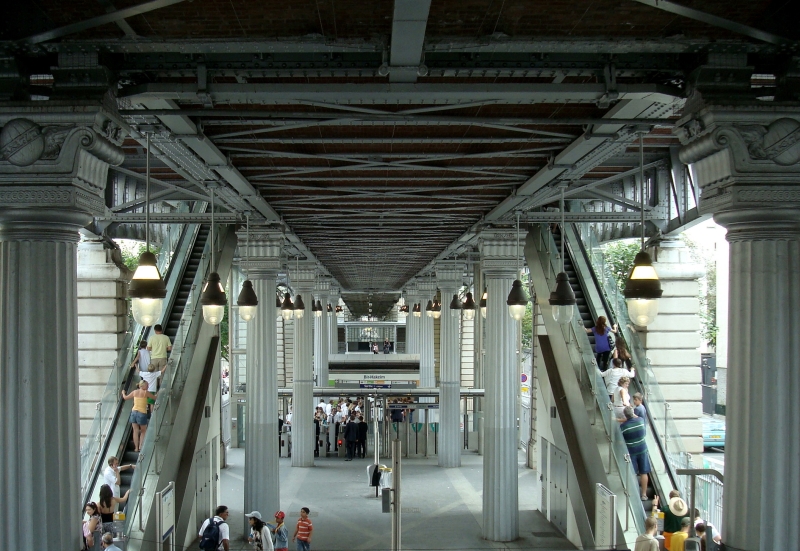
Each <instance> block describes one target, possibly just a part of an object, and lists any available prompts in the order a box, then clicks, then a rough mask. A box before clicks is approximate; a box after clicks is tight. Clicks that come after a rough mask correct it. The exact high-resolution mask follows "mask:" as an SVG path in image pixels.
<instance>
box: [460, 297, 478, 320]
mask: <svg viewBox="0 0 800 551" xmlns="http://www.w3.org/2000/svg"><path fill="white" fill-rule="evenodd" d="M461 308H462V310H463V311H464V319H465V320H471V319H475V299H474V298H472V293H470V292H467V297H466V299H465V300H464V305H463V306H462V307H461Z"/></svg>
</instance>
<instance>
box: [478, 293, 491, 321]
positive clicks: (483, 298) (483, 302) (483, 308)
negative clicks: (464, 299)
mask: <svg viewBox="0 0 800 551" xmlns="http://www.w3.org/2000/svg"><path fill="white" fill-rule="evenodd" d="M488 297H489V292H488V291H487V290H486V287H484V288H483V294H482V295H481V300H480V303H479V304H478V306H479V307H480V309H481V316H482V317H483V319H486V299H487V298H488Z"/></svg>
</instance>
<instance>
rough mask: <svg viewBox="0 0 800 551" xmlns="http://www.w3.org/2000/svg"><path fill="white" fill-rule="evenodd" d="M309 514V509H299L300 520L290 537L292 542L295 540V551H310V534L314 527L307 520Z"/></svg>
mask: <svg viewBox="0 0 800 551" xmlns="http://www.w3.org/2000/svg"><path fill="white" fill-rule="evenodd" d="M310 512H311V509H309V508H308V507H303V508H302V509H300V518H299V519H298V520H297V526H296V527H295V529H294V535H293V536H292V541H295V540H297V551H311V533H312V532H313V531H314V526H312V524H311V520H310V519H309V518H308V514H309V513H310Z"/></svg>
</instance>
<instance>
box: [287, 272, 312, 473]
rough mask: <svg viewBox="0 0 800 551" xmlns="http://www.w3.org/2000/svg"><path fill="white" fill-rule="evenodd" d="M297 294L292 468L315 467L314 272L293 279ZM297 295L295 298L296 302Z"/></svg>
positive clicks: (297, 275)
mask: <svg viewBox="0 0 800 551" xmlns="http://www.w3.org/2000/svg"><path fill="white" fill-rule="evenodd" d="M292 285H293V287H294V290H295V292H296V293H297V294H299V295H302V297H303V302H304V303H305V307H306V309H305V314H304V315H303V317H302V318H300V319H297V317H296V316H295V320H294V381H293V383H292V467H313V466H314V447H315V446H314V440H315V439H316V434H315V431H314V362H313V360H312V358H311V351H312V349H313V346H314V338H313V336H312V332H313V327H314V326H313V323H314V322H313V321H312V320H313V319H314V316H313V314H312V313H311V301H312V300H313V297H312V290H313V288H314V269H313V267H312V268H309V269H307V270H304V269H302V268H301V269H300V271H299V273H298V274H296V275H295V276H294V277H293V278H292ZM296 300H297V295H295V301H296Z"/></svg>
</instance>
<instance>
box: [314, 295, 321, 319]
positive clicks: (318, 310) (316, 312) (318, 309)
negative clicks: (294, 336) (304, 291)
mask: <svg viewBox="0 0 800 551" xmlns="http://www.w3.org/2000/svg"><path fill="white" fill-rule="evenodd" d="M312 310H314V317H315V318H321V317H322V312H323V309H322V303H321V302H320V301H319V299H317V303H316V304H314V308H312Z"/></svg>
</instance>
